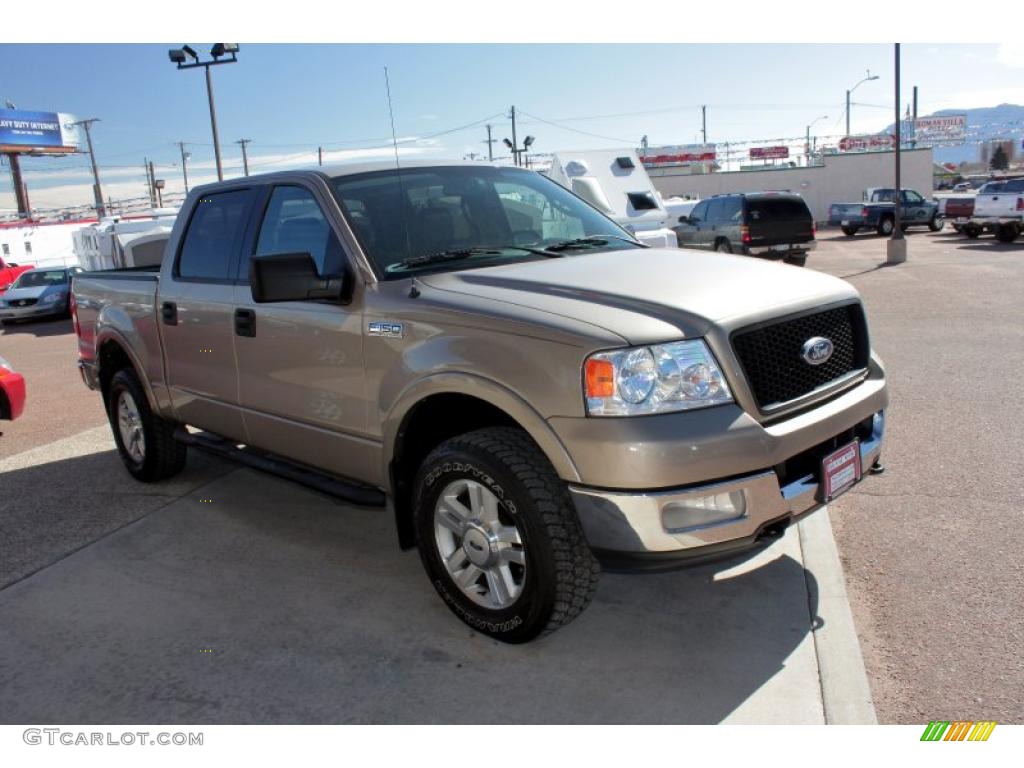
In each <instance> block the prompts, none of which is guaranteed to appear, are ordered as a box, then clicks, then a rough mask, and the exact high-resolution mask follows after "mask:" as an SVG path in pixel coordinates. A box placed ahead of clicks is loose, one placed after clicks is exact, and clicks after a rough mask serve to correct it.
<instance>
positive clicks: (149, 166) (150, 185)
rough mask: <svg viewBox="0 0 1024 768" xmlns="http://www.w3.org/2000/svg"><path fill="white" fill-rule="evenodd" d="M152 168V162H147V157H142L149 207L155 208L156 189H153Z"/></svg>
mask: <svg viewBox="0 0 1024 768" xmlns="http://www.w3.org/2000/svg"><path fill="white" fill-rule="evenodd" d="M152 169H153V164H152V163H151V162H149V158H148V157H144V158H142V170H143V171H144V172H145V174H146V192H148V193H149V207H150V208H156V191H155V190H154V189H153V176H152V175H151V174H152Z"/></svg>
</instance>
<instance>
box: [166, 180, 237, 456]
mask: <svg viewBox="0 0 1024 768" xmlns="http://www.w3.org/2000/svg"><path fill="white" fill-rule="evenodd" d="M254 196H255V190H254V188H237V189H224V190H220V191H217V192H213V193H210V194H207V195H203V196H202V197H201V198H199V199H198V200H197V201H196V203H195V206H194V207H193V209H192V212H191V215H190V217H189V220H188V222H187V223H186V225H185V231H184V233H183V235H182V237H181V238H180V239H179V241H178V248H177V252H176V253H174V254H173V258H169V259H167V261H166V262H165V264H164V266H163V269H162V270H161V276H160V283H159V292H158V296H157V322H158V324H159V327H160V337H161V340H162V345H161V346H162V349H163V354H164V366H165V370H166V377H167V385H168V388H169V390H170V394H171V403H172V407H173V409H174V413H175V416H176V418H177V419H178V421H181V422H183V423H185V424H191V425H193V426H196V427H199V428H201V429H205V430H209V431H211V432H215V433H217V434H219V435H224V436H225V437H230V438H233V439H235V440H238V441H240V442H246V434H245V427H244V424H243V422H242V414H241V410H240V408H239V406H238V368H237V366H236V364H235V351H234V288H235V286H234V271H235V268H236V265H237V263H238V253H239V248H240V245H241V240H242V235H243V233H244V231H245V226H246V223H247V221H248V219H249V217H250V215H251V213H252V201H253V199H254Z"/></svg>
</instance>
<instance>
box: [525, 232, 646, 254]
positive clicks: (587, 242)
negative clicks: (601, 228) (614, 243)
mask: <svg viewBox="0 0 1024 768" xmlns="http://www.w3.org/2000/svg"><path fill="white" fill-rule="evenodd" d="M609 239H614V240H622V241H623V242H626V243H630V244H631V245H638V246H640V247H641V248H646V247H647V246H645V245H644V244H643V243H638V242H637V241H636V240H632V239H630V238H628V237H623V236H622V235H590V236H588V237H577V238H574V239H572V240H563V241H562V242H560V243H553V244H552V245H545V246H544V250H546V251H570V250H575V249H577V248H599V247H600V246H602V245H608V240H609Z"/></svg>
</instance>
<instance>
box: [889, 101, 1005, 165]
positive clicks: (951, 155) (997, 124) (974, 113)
mask: <svg viewBox="0 0 1024 768" xmlns="http://www.w3.org/2000/svg"><path fill="white" fill-rule="evenodd" d="M950 115H967V139H966V141H965V142H964V143H963V144H962V145H960V146H956V147H936V148H935V162H937V163H965V162H966V163H974V162H977V161H978V144H980V143H981V142H984V141H988V140H990V139H1017V140H1024V106H1022V105H1020V104H1000V105H999V106H996V107H977V108H975V109H940V110H939V111H937V112H933V113H932V114H930V115H921V117H948V116H950ZM893 130H895V125H893V124H892V123H890V124H889V125H888V126H886V128H885V132H887V133H891V132H892V131H893Z"/></svg>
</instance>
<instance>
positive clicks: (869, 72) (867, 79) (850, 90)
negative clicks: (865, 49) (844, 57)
mask: <svg viewBox="0 0 1024 768" xmlns="http://www.w3.org/2000/svg"><path fill="white" fill-rule="evenodd" d="M877 79H878V75H872V74H871V70H870V69H869V70H868V76H867V77H865V78H864V79H863V80H861V81H860V82H858V83H857V85H855V86H853V88H850V89H849V90H848V91H847V92H846V135H847V136H849V135H850V94H851V93H853V92H854V91H856V90H857V88H858V86H861V85H863V84H864V83H866V82H868V81H870V80H877Z"/></svg>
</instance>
